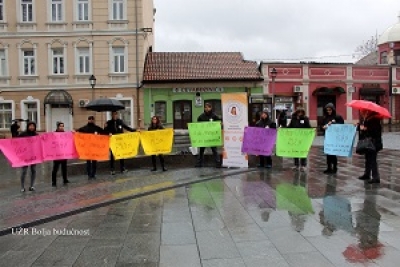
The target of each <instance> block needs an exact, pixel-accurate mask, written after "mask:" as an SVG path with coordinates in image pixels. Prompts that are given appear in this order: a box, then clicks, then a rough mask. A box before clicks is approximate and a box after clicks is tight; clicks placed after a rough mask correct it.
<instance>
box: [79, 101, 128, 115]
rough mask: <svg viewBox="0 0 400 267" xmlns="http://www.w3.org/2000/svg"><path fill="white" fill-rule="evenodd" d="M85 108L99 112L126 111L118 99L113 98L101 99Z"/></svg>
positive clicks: (91, 102)
mask: <svg viewBox="0 0 400 267" xmlns="http://www.w3.org/2000/svg"><path fill="white" fill-rule="evenodd" d="M85 108H87V109H89V110H93V111H97V112H102V111H118V110H121V109H125V106H124V104H122V103H121V102H120V101H118V100H116V99H111V98H99V99H95V100H92V101H90V102H89V103H88V104H87V105H86V106H85Z"/></svg>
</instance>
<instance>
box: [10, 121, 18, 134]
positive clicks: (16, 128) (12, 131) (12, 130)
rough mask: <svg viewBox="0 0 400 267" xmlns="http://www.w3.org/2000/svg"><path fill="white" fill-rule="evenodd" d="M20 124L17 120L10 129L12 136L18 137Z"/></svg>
mask: <svg viewBox="0 0 400 267" xmlns="http://www.w3.org/2000/svg"><path fill="white" fill-rule="evenodd" d="M19 128H20V126H19V125H18V124H17V123H16V122H15V123H13V124H12V125H11V127H10V131H11V136H12V137H17V136H18V130H19Z"/></svg>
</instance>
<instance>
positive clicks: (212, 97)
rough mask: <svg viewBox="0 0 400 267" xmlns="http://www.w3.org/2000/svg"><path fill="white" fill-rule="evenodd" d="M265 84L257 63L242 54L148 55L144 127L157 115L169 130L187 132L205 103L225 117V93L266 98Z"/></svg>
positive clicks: (144, 96) (153, 53) (144, 79)
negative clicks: (222, 104) (222, 107)
mask: <svg viewBox="0 0 400 267" xmlns="http://www.w3.org/2000/svg"><path fill="white" fill-rule="evenodd" d="M262 81H263V77H262V75H261V72H260V70H259V68H258V64H257V62H255V61H246V60H244V59H243V56H242V54H241V53H231V52H212V53H210V52H198V53H197V52H196V53H194V52H188V53H183V52H182V53H181V52H177V53H172V52H151V53H148V55H147V58H146V62H145V68H144V75H143V99H144V120H145V121H144V123H145V126H147V125H148V124H149V122H150V118H151V117H152V116H154V115H156V116H158V117H159V118H160V119H161V121H162V122H163V124H164V125H165V126H166V127H173V128H174V129H187V123H190V122H196V121H197V117H198V116H199V115H200V114H201V113H202V112H203V108H204V104H205V103H211V104H212V106H213V109H214V112H215V113H216V114H217V115H218V116H222V109H221V94H222V93H238V92H246V93H247V94H248V96H249V98H250V96H251V95H263V86H262ZM249 114H250V111H249ZM250 117H251V116H250ZM250 117H249V120H251V118H250Z"/></svg>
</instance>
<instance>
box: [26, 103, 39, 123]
mask: <svg viewBox="0 0 400 267" xmlns="http://www.w3.org/2000/svg"><path fill="white" fill-rule="evenodd" d="M25 105H26V115H27V119H28V120H30V121H34V122H38V107H37V103H36V102H32V103H25Z"/></svg>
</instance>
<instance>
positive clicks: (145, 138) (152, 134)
mask: <svg viewBox="0 0 400 267" xmlns="http://www.w3.org/2000/svg"><path fill="white" fill-rule="evenodd" d="M173 139H174V131H173V129H165V130H154V131H147V132H141V133H140V142H141V143H142V147H143V150H144V153H145V154H146V155H159V154H168V153H171V150H172V142H173Z"/></svg>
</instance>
